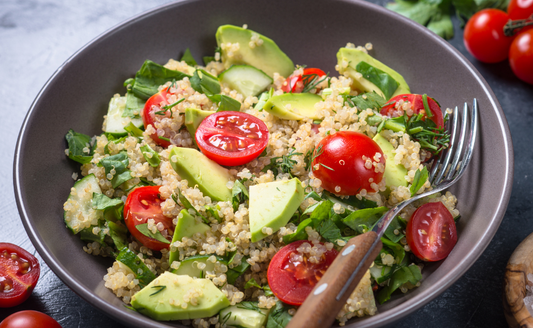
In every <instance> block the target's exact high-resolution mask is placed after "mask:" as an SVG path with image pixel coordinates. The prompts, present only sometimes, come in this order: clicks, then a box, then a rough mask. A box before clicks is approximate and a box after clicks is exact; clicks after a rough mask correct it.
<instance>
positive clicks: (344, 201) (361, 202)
mask: <svg viewBox="0 0 533 328" xmlns="http://www.w3.org/2000/svg"><path fill="white" fill-rule="evenodd" d="M322 197H324V198H325V199H329V200H331V201H332V202H334V203H340V204H341V205H345V206H347V205H351V206H353V207H355V208H358V209H364V208H376V207H377V206H378V204H377V203H376V202H374V201H372V200H368V199H366V198H364V197H362V198H361V199H359V198H357V197H355V196H350V197H348V198H339V197H337V196H335V195H334V194H332V193H330V192H328V191H324V192H323V193H322Z"/></svg>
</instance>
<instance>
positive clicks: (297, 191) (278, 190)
mask: <svg viewBox="0 0 533 328" xmlns="http://www.w3.org/2000/svg"><path fill="white" fill-rule="evenodd" d="M249 194H250V205H249V209H248V210H249V218H250V232H251V233H252V242H254V243H255V242H256V241H259V240H261V239H263V238H265V237H266V236H268V234H265V233H263V231H262V229H263V228H264V227H267V228H271V229H272V233H274V232H276V231H278V230H279V229H280V228H281V227H284V226H285V225H286V224H287V223H288V222H289V220H290V219H291V217H292V215H293V214H294V212H296V210H297V209H298V207H299V206H300V204H301V203H302V202H303V200H304V189H303V187H302V183H301V182H300V180H298V178H293V179H291V180H285V181H274V182H268V183H260V184H257V185H252V186H250V191H249Z"/></svg>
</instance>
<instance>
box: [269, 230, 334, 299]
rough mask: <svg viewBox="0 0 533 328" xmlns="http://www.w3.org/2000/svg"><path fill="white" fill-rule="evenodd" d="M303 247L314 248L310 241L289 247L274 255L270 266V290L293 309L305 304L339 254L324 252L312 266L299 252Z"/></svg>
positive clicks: (305, 256) (294, 243) (332, 251)
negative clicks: (304, 245) (306, 245)
mask: <svg viewBox="0 0 533 328" xmlns="http://www.w3.org/2000/svg"><path fill="white" fill-rule="evenodd" d="M303 243H309V244H310V245H311V246H312V245H313V244H312V243H311V242H309V241H307V240H299V241H295V242H293V243H290V244H289V245H287V246H285V247H283V248H282V249H281V250H280V251H278V252H277V253H276V255H274V257H273V258H272V261H270V265H269V266H268V272H267V279H268V285H269V286H270V289H271V290H272V292H273V293H274V295H276V297H277V298H279V299H280V300H281V301H283V302H284V303H287V304H291V305H301V304H302V303H303V302H304V301H305V299H306V298H307V295H309V293H311V290H313V288H314V287H315V285H316V283H317V282H318V281H319V280H320V278H322V276H323V275H324V273H325V272H326V270H327V269H328V268H329V266H330V265H331V263H333V261H334V260H335V258H336V257H337V254H338V253H339V252H337V250H335V249H331V250H329V251H326V252H324V254H323V255H322V257H321V258H320V261H319V263H311V262H310V261H308V258H309V257H308V255H307V254H308V253H303V254H300V252H298V247H300V246H301V245H302V244H303ZM321 245H322V244H321ZM322 246H324V245H322ZM324 248H325V246H324ZM293 254H294V255H293ZM298 255H300V256H298Z"/></svg>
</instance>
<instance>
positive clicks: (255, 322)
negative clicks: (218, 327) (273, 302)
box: [219, 302, 270, 328]
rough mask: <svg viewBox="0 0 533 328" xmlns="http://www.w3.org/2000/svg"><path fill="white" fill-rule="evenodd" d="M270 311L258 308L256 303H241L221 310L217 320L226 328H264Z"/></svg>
mask: <svg viewBox="0 0 533 328" xmlns="http://www.w3.org/2000/svg"><path fill="white" fill-rule="evenodd" d="M269 312H270V309H263V308H259V303H258V302H241V303H239V304H237V305H232V306H230V307H227V308H225V309H222V311H220V313H219V318H220V320H221V321H222V322H224V324H225V325H226V327H243V328H261V327H264V325H265V323H266V320H267V317H268V313H269Z"/></svg>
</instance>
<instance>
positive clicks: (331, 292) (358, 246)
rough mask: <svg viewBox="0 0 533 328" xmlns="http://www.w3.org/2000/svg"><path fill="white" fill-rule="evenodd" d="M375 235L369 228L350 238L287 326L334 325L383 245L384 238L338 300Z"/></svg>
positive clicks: (293, 327) (322, 327)
mask: <svg viewBox="0 0 533 328" xmlns="http://www.w3.org/2000/svg"><path fill="white" fill-rule="evenodd" d="M376 238H377V235H376V233H375V232H373V231H369V232H367V233H364V234H362V235H359V236H356V237H354V238H352V239H350V240H349V241H348V242H347V243H346V245H345V246H344V248H343V249H342V250H341V251H340V253H339V255H338V256H337V258H336V259H335V261H333V263H332V264H331V266H330V267H329V269H328V270H327V271H326V273H325V274H324V276H323V277H322V278H321V279H320V281H319V282H318V283H317V284H316V286H315V288H314V289H313V290H312V291H311V294H309V296H307V298H306V300H305V302H304V303H303V304H302V306H300V308H299V309H298V311H296V314H295V315H294V317H293V318H292V319H291V321H290V322H289V324H288V325H287V328H302V327H305V328H325V327H329V326H331V324H332V323H333V321H334V320H335V317H336V316H337V314H338V313H339V311H340V310H341V309H342V307H343V306H344V304H346V300H347V299H348V297H350V295H351V294H352V292H353V291H354V289H355V287H357V285H358V284H359V281H360V280H361V278H362V277H363V275H364V274H365V273H366V271H367V270H368V268H370V266H371V265H372V262H373V261H374V260H375V259H376V256H377V255H378V254H379V251H380V250H381V247H382V244H381V240H379V241H378V244H377V245H376V247H375V248H374V249H373V250H372V252H371V254H370V255H369V256H368V257H367V258H366V261H365V262H364V263H363V266H364V267H363V268H361V270H359V273H358V274H357V276H356V277H355V279H354V280H353V281H352V283H351V284H350V286H349V288H348V290H347V291H346V292H345V293H344V294H343V295H342V297H341V298H340V299H339V300H337V299H336V298H337V295H339V293H340V291H341V289H342V288H343V287H344V285H345V283H346V282H347V281H348V279H349V277H350V275H351V274H352V273H353V272H354V271H355V269H356V268H357V265H358V264H359V263H360V262H361V261H362V260H363V258H364V256H365V254H366V253H367V251H368V250H369V249H370V248H371V246H372V243H373V242H374V241H375V240H376Z"/></svg>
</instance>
